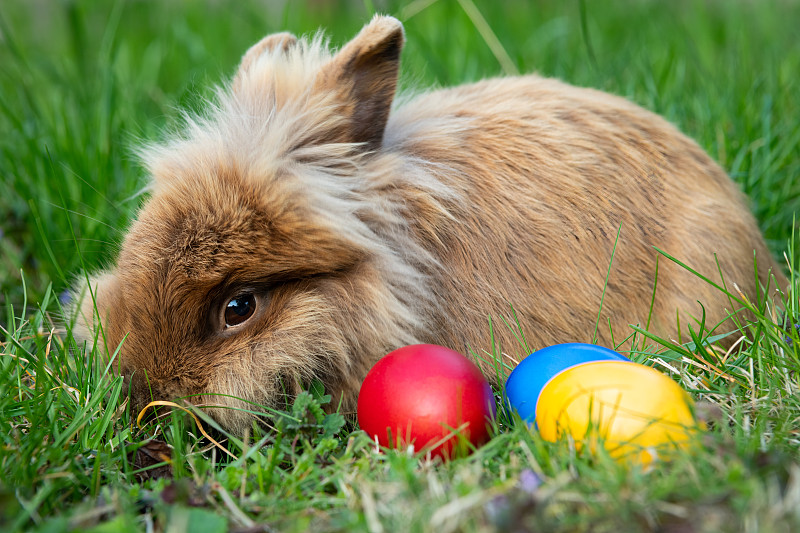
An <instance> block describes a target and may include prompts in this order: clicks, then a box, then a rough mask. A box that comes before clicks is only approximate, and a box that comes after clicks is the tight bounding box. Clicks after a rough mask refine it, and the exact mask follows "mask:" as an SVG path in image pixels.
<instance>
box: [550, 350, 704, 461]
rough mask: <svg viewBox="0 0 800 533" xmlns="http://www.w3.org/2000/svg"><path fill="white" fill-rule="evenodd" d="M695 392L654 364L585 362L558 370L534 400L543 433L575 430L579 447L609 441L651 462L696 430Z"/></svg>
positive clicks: (613, 450) (617, 451) (614, 451)
mask: <svg viewBox="0 0 800 533" xmlns="http://www.w3.org/2000/svg"><path fill="white" fill-rule="evenodd" d="M692 411H693V403H692V399H691V397H690V396H689V395H688V394H687V393H686V391H684V390H683V389H682V388H681V387H680V386H679V385H678V384H677V383H675V382H674V381H672V380H671V379H670V378H668V377H667V376H665V375H664V374H662V373H660V372H658V371H657V370H654V369H652V368H650V367H647V366H643V365H639V364H635V363H627V362H621V361H598V362H593V363H585V364H582V365H579V366H576V367H573V368H571V369H568V370H565V371H563V372H561V373H560V374H557V375H556V376H554V377H553V379H551V380H550V382H549V383H548V384H547V385H545V387H544V389H543V390H542V393H541V394H540V396H539V400H538V403H537V405H536V423H537V425H538V427H539V432H540V433H541V435H542V438H544V439H545V440H548V441H553V442H554V441H556V440H558V439H559V438H561V436H562V435H564V434H569V435H571V436H572V437H573V438H574V439H575V441H576V445H577V446H578V448H579V449H581V448H582V447H583V446H585V445H588V446H589V447H590V449H591V450H592V451H595V450H596V449H597V446H598V445H602V446H605V448H606V449H607V450H608V452H609V454H610V455H611V456H612V457H615V458H625V459H634V460H638V461H640V462H641V463H642V464H648V463H650V462H651V461H652V460H653V459H655V458H657V457H659V456H662V457H663V456H664V455H665V454H668V453H669V451H670V450H674V449H676V448H679V447H685V446H686V445H688V443H689V442H690V441H691V436H692V434H693V433H694V432H695V431H696V429H697V423H696V421H695V419H694V415H693V412H692Z"/></svg>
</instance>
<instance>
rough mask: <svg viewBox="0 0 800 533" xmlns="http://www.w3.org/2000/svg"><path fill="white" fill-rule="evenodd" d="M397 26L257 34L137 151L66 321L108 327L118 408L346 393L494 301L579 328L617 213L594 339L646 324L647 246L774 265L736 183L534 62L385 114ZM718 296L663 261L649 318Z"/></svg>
mask: <svg viewBox="0 0 800 533" xmlns="http://www.w3.org/2000/svg"><path fill="white" fill-rule="evenodd" d="M403 40H404V37H403V28H402V25H401V24H400V22H399V21H397V20H396V19H394V18H391V17H375V18H374V19H373V20H372V21H371V22H370V23H369V24H368V25H367V26H365V27H364V29H363V30H362V31H361V33H359V34H358V35H357V36H356V37H355V38H354V39H353V40H352V41H351V42H350V43H348V44H347V45H346V46H344V47H343V48H342V49H341V50H339V51H338V52H337V53H335V54H332V53H331V52H329V51H328V50H327V48H326V46H325V43H324V42H323V40H322V39H321V38H320V37H317V38H314V39H312V40H298V39H296V38H295V37H294V36H292V35H291V34H288V33H282V34H277V35H272V36H268V37H266V38H265V39H264V40H262V41H261V42H259V43H258V44H256V45H255V46H254V47H252V48H251V49H250V50H249V51H248V52H247V54H246V55H245V56H244V58H243V60H242V63H241V65H240V67H239V70H238V72H237V73H236V75H235V77H234V79H233V81H232V83H231V84H230V85H229V86H225V87H223V88H222V89H221V90H220V91H219V96H218V99H217V102H216V104H215V105H213V106H211V109H210V110H209V111H208V113H207V114H206V115H205V116H203V117H195V118H190V119H187V124H186V127H185V131H184V132H183V134H182V135H181V136H179V137H176V138H173V139H171V140H169V141H167V142H165V143H163V144H158V145H154V146H148V147H146V148H144V149H143V150H142V154H143V159H144V162H145V164H146V166H147V168H148V169H149V171H150V172H151V173H152V176H153V185H152V194H151V196H150V198H149V200H148V201H147V202H146V203H145V205H144V206H143V208H142V210H141V212H140V213H139V216H138V219H137V220H136V221H135V222H134V223H133V225H132V226H131V228H130V231H129V233H128V235H127V237H126V239H125V241H124V244H123V246H122V251H121V253H120V255H119V259H118V262H117V265H116V267H115V268H113V269H111V270H110V271H109V272H107V273H104V274H101V275H99V276H97V277H95V278H93V279H92V280H91V281H90V285H91V287H92V289H93V297H92V298H89V297H86V298H84V301H83V303H82V304H81V306H82V307H81V309H80V310H81V313H80V314H81V316H82V318H81V319H79V322H80V325H81V326H82V327H81V328H80V329H81V330H82V331H83V335H85V336H86V338H90V333H91V331H93V330H94V328H95V327H97V326H99V325H100V324H102V326H103V328H104V329H103V337H102V338H104V339H105V342H106V348H107V349H108V350H109V352H110V353H111V352H113V351H114V350H115V349H116V347H117V346H118V345H119V344H120V343H122V347H121V351H120V353H119V359H118V365H117V367H118V371H119V372H121V373H122V374H123V375H125V376H126V377H127V378H128V379H130V380H131V385H132V390H133V396H134V400H135V402H136V403H135V405H137V406H141V405H142V404H143V402H145V401H147V400H149V399H150V398H154V399H172V398H175V397H188V398H189V400H190V401H192V402H193V403H195V404H206V405H216V406H221V407H227V408H229V409H214V410H213V415H214V416H215V417H216V418H217V419H218V420H219V421H220V422H221V423H222V424H223V425H224V426H226V427H227V428H229V429H231V430H233V431H243V430H244V428H245V427H246V426H248V425H249V424H250V420H251V418H250V416H249V415H247V414H245V413H243V412H241V411H240V410H238V409H230V408H239V407H243V408H248V409H252V405H251V404H250V403H248V402H254V403H256V404H260V405H265V406H273V407H281V406H283V405H284V404H283V401H284V398H286V397H287V395H288V397H291V395H292V394H295V393H296V392H297V391H298V390H299V387H302V386H303V385H304V384H305V385H307V384H308V383H309V382H310V381H311V380H313V379H319V380H321V381H322V383H323V384H324V385H325V387H326V390H327V391H328V392H330V393H332V394H333V395H334V398H335V400H334V402H333V404H334V405H336V404H337V400H338V399H339V398H341V399H342V401H343V408H344V410H345V411H351V412H352V410H353V407H354V405H355V399H356V397H357V394H358V390H359V386H360V383H361V381H362V379H363V378H364V376H365V374H366V372H367V370H368V369H369V368H370V367H371V366H372V365H373V364H374V363H375V362H376V361H377V360H378V359H379V358H380V357H381V356H383V355H384V354H386V353H387V352H389V351H390V350H392V349H394V348H397V347H399V346H402V345H406V344H411V343H417V342H426V343H436V344H441V345H445V346H449V347H451V348H454V349H457V350H460V351H463V352H466V350H467V347H471V348H473V349H476V350H480V349H488V348H489V346H488V345H489V338H490V336H489V327H488V317H490V316H494V317H498V316H501V315H507V314H508V310H509V304H511V305H513V306H514V308H515V310H516V313H517V316H518V317H519V320H520V322H521V326H522V329H523V332H524V333H525V335H526V337H527V340H528V341H529V343H530V345H531V346H532V347H533V348H539V347H543V346H545V345H550V344H554V343H560V342H569V341H584V342H585V341H590V340H591V338H592V334H593V332H594V328H595V323H596V321H597V319H598V310H599V309H600V299H601V295H602V294H603V289H604V285H605V281H606V274H607V271H608V268H609V262H610V260H611V254H612V250H614V242H615V237H616V235H617V230H618V229H619V228H621V232H620V238H619V242H618V244H617V246H616V249H615V253H614V258H613V262H612V263H611V273H610V277H609V279H608V284H607V288H606V291H605V297H604V302H603V306H602V315H601V316H600V328H599V333H598V335H599V342H600V343H602V344H606V345H610V344H611V343H612V333H611V332H612V331H613V335H614V340H616V341H617V342H619V341H620V340H621V339H623V338H624V337H626V336H627V335H629V334H630V333H631V329H630V328H629V326H628V325H629V324H640V325H642V326H643V325H644V324H646V323H647V322H648V317H649V316H650V312H651V299H652V297H653V287H654V283H655V280H656V275H655V273H656V260H657V257H658V255H659V254H658V253H657V252H656V250H654V247H657V248H659V249H661V250H664V251H665V252H667V253H669V254H671V255H672V256H674V257H676V258H678V259H679V260H681V261H683V262H684V263H686V264H687V265H689V266H691V267H692V268H694V269H696V270H698V271H699V272H700V273H702V274H703V275H705V276H708V277H709V278H712V279H714V280H716V282H717V283H722V282H721V281H720V279H721V278H720V273H719V272H720V270H718V266H717V263H716V260H715V258H718V259H719V269H721V273H722V274H723V277H724V282H725V284H726V285H727V287H730V288H732V287H733V284H734V283H736V284H737V286H738V288H739V289H741V291H742V292H743V293H745V294H747V295H750V296H751V297H752V296H754V295H755V294H756V293H757V290H758V289H757V287H756V283H757V282H756V281H755V279H754V274H753V261H754V254H755V257H756V259H757V261H758V265H759V267H760V268H759V273H760V282H761V283H762V284H764V285H766V282H767V271H768V269H769V268H772V269H773V273H777V274H776V275H777V276H778V282H779V283H785V279H784V278H783V277H782V276H781V274H780V273H778V269H777V268H775V264H774V263H773V261H772V259H771V258H770V255H769V252H768V250H767V248H766V246H765V244H764V241H763V239H762V237H761V235H760V233H759V230H758V228H757V226H756V223H755V221H754V220H753V217H752V216H751V215H750V214H749V212H748V209H747V206H746V203H745V200H744V198H743V196H742V195H741V194H740V193H739V191H738V190H737V188H736V186H735V185H734V184H733V183H732V182H731V180H730V179H729V178H728V176H727V175H726V174H725V172H723V171H722V170H721V169H720V167H719V166H717V165H716V164H715V163H714V162H713V161H712V160H711V159H710V158H709V157H708V156H707V155H706V154H705V153H704V152H703V151H702V150H701V149H700V148H699V147H698V145H697V144H695V143H694V142H693V141H691V140H690V139H688V138H687V137H685V136H684V135H682V134H681V133H680V132H679V131H678V130H677V129H676V128H675V127H673V126H672V125H670V124H669V123H667V122H666V121H665V120H663V119H661V118H659V117H658V116H656V115H654V114H653V113H650V112H648V111H646V110H644V109H641V108H640V107H637V106H636V105H634V104H632V103H630V102H628V101H626V100H624V99H622V98H619V97H616V96H612V95H609V94H605V93H602V92H598V91H595V90H591V89H583V88H576V87H572V86H569V85H567V84H565V83H562V82H560V81H556V80H552V79H545V78H542V77H539V76H534V75H530V76H524V77H517V78H499V79H491V80H486V81H482V82H479V83H474V84H470V85H464V86H460V87H455V88H451V89H444V90H437V91H433V92H429V93H427V94H422V95H420V96H417V97H415V98H413V99H410V100H409V101H408V102H407V103H405V104H403V105H401V106H398V107H397V109H394V110H391V106H392V101H393V98H394V94H395V89H396V85H397V76H398V67H399V60H400V50H401V48H402V45H403ZM774 285H775V284H774V283H773V284H772V286H774ZM731 290H733V289H731ZM93 299H95V300H96V312H95V307H94V305H95V303H94V302H93V301H92V300H93ZM698 301H699V302H702V305H703V307H701V306H700V304H699V303H698ZM736 307H737V306H736V304H735V303H733V302H731V301H730V300H729V299H728V298H727V297H726V296H725V295H724V294H723V293H722V292H720V291H718V290H717V289H715V288H713V287H712V286H710V285H708V284H707V283H705V282H703V281H702V280H700V279H698V278H697V277H696V276H694V275H693V274H691V273H688V272H687V271H686V270H685V269H683V268H681V267H679V266H678V265H676V264H674V263H672V262H671V261H668V260H666V259H664V258H663V257H662V258H661V261H660V262H659V266H658V276H657V290H656V292H655V299H654V302H652V321H651V324H650V325H651V330H653V331H655V332H657V333H659V334H661V335H671V336H675V335H677V334H678V331H677V326H676V316H678V315H677V314H679V316H680V319H681V324H685V323H687V322H691V319H690V318H689V317H690V316H693V317H697V318H699V317H700V316H701V315H702V312H703V308H704V309H705V311H706V312H707V317H708V318H707V321H708V323H709V324H716V323H717V322H719V321H721V320H723V319H724V318H725V316H726V311H725V309H728V310H734V309H735V308H736ZM98 316H99V318H100V321H99V322H98V320H97V318H98ZM609 326H610V327H609ZM727 329H730V328H727ZM494 334H495V336H496V338H497V340H499V342H501V343H502V346H503V347H504V348H506V349H510V350H513V349H514V348H515V347H516V346H517V342H516V340H515V339H514V336H513V334H512V333H511V331H509V330H508V329H507V328H506V327H496V328H495V329H494ZM519 355H521V356H524V355H525V354H519ZM197 395H202V396H197ZM235 398H240V399H235Z"/></svg>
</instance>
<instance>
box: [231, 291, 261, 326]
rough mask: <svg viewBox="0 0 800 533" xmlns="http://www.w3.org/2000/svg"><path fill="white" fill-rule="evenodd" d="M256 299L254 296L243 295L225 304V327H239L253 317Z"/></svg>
mask: <svg viewBox="0 0 800 533" xmlns="http://www.w3.org/2000/svg"><path fill="white" fill-rule="evenodd" d="M255 311H256V299H255V297H254V296H253V295H252V294H242V295H240V296H237V297H235V298H231V299H230V300H228V303H227V304H225V327H232V326H238V325H239V324H242V323H243V322H245V321H246V320H247V319H248V318H250V317H251V316H253V313H255Z"/></svg>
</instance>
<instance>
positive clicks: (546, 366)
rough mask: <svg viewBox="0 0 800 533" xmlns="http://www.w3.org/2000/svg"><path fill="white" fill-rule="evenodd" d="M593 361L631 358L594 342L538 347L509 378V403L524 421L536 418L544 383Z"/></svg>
mask: <svg viewBox="0 0 800 533" xmlns="http://www.w3.org/2000/svg"><path fill="white" fill-rule="evenodd" d="M594 361H628V362H630V359H628V358H627V357H624V356H622V355H620V354H618V353H617V352H615V351H613V350H609V349H608V348H604V347H603V346H596V345H594V344H583V343H568V344H556V345H553V346H548V347H546V348H542V349H541V350H537V351H535V352H533V353H532V354H530V355H529V356H528V357H526V358H525V359H523V360H522V361H521V362H520V363H519V364H518V365H517V367H516V368H515V369H514V370H513V371H512V372H511V375H510V376H508V379H507V380H506V387H505V397H506V403H507V404H509V405H510V406H511V407H512V408H513V409H514V410H516V411H517V412H518V413H519V416H521V417H522V419H523V420H526V421H528V422H534V421H535V420H536V402H537V401H538V399H539V394H541V392H542V388H544V386H545V384H546V383H547V382H548V381H550V379H552V378H553V376H555V375H556V374H558V373H560V372H563V371H564V370H566V369H568V368H571V367H574V366H576V365H580V364H585V363H590V362H594Z"/></svg>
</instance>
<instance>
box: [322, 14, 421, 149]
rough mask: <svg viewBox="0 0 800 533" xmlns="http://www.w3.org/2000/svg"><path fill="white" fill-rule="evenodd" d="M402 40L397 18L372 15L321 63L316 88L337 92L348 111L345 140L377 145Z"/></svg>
mask: <svg viewBox="0 0 800 533" xmlns="http://www.w3.org/2000/svg"><path fill="white" fill-rule="evenodd" d="M404 40H405V38H404V35H403V25H402V24H401V23H400V21H399V20H397V19H396V18H394V17H387V16H375V17H374V18H373V19H372V21H371V22H370V23H369V24H367V25H366V26H364V28H363V29H362V30H361V32H360V33H359V34H358V35H356V37H355V38H354V39H353V40H352V41H350V42H349V43H347V44H346V45H345V46H344V47H343V48H342V49H341V50H340V51H339V53H337V54H336V55H335V56H334V57H333V59H331V61H329V62H328V63H327V64H325V65H324V66H323V67H322V69H321V71H320V73H319V77H318V78H317V82H316V86H317V88H318V89H320V90H325V91H332V92H334V93H337V94H338V95H339V98H340V100H341V102H342V104H343V109H344V112H345V114H346V115H348V119H349V124H348V125H346V126H345V127H344V130H345V131H342V132H341V135H340V137H342V140H343V141H344V142H356V143H365V144H366V148H367V149H368V150H374V149H377V148H379V147H380V145H381V141H382V140H383V131H384V128H385V127H386V121H387V120H388V118H389V110H390V108H391V105H392V100H393V99H394V93H395V89H396V88H397V76H398V71H399V68H400V50H401V49H402V48H403V42H404ZM337 133H338V132H337Z"/></svg>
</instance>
